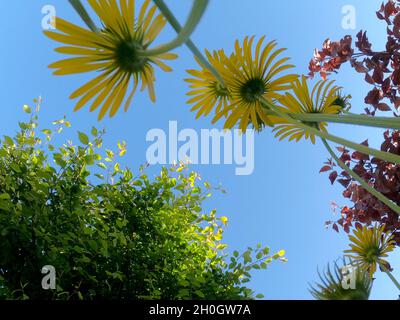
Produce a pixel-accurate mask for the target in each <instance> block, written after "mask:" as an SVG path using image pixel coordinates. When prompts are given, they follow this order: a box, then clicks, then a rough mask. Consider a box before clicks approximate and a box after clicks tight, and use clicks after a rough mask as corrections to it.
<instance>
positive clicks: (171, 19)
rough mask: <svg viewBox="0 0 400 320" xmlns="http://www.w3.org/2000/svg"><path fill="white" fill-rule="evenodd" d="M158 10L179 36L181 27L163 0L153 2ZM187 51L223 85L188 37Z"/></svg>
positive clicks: (213, 69)
mask: <svg viewBox="0 0 400 320" xmlns="http://www.w3.org/2000/svg"><path fill="white" fill-rule="evenodd" d="M153 2H154V3H155V5H156V6H157V7H158V9H159V10H160V11H161V12H162V14H163V15H164V17H165V18H166V19H167V21H168V22H169V24H170V25H171V26H172V28H173V29H174V30H175V31H176V32H177V33H178V34H179V33H181V31H182V26H181V25H180V23H179V21H178V20H177V19H176V17H175V16H174V14H173V13H172V11H171V10H170V9H169V8H168V6H167V5H166V4H165V2H164V1H163V0H153ZM185 44H186V46H187V47H188V49H189V50H190V51H191V52H192V53H193V55H194V56H195V57H196V58H197V59H198V60H199V61H200V63H201V64H202V65H203V67H204V68H206V69H208V70H210V72H211V73H212V74H213V75H214V76H215V78H216V79H217V80H218V81H219V82H220V83H221V84H224V80H223V79H222V77H221V76H220V74H219V73H218V71H217V70H215V68H214V67H213V66H212V65H211V64H210V63H209V62H208V60H207V59H206V58H205V57H204V55H203V54H202V53H201V51H200V50H199V49H198V48H197V46H196V45H195V44H194V43H193V41H192V40H190V38H189V37H188V38H187V39H186V42H185Z"/></svg>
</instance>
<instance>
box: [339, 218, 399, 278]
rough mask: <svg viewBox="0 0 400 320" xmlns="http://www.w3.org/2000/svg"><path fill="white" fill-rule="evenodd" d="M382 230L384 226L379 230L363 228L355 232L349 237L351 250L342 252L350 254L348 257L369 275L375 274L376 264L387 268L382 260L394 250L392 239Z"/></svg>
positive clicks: (376, 228)
mask: <svg viewBox="0 0 400 320" xmlns="http://www.w3.org/2000/svg"><path fill="white" fill-rule="evenodd" d="M384 230H385V226H381V227H379V228H378V227H374V228H368V227H366V226H364V227H362V228H360V229H357V230H355V231H354V235H352V236H350V237H349V239H350V241H351V243H350V248H351V249H349V250H345V251H344V252H345V253H349V254H351V255H348V256H349V257H351V258H352V259H353V260H354V262H355V263H357V265H358V266H359V267H360V268H362V269H364V270H367V271H368V272H369V273H370V274H371V275H373V274H374V273H375V271H376V265H377V264H378V265H383V266H385V267H386V266H387V264H388V263H387V262H386V261H385V260H383V259H382V258H386V257H387V256H388V253H389V252H391V251H393V250H394V248H395V241H394V240H393V237H392V236H391V235H390V234H389V233H388V232H385V231H384Z"/></svg>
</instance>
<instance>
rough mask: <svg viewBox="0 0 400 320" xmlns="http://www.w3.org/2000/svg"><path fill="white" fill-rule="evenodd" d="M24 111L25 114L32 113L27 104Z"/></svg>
mask: <svg viewBox="0 0 400 320" xmlns="http://www.w3.org/2000/svg"><path fill="white" fill-rule="evenodd" d="M23 109H24V112H25V113H32V110H31V108H30V107H29V106H28V105H27V104H25V105H24V106H23Z"/></svg>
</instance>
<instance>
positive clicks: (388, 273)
mask: <svg viewBox="0 0 400 320" xmlns="http://www.w3.org/2000/svg"><path fill="white" fill-rule="evenodd" d="M379 266H380V267H381V269H382V270H383V272H385V273H386V274H387V276H388V277H389V278H390V280H392V282H393V283H394V285H395V286H396V287H397V289H399V290H400V283H399V282H398V281H397V279H396V278H395V277H394V276H393V274H392V273H391V272H390V271H389V270H388V269H387V268H386V267H385V266H384V265H383V264H379Z"/></svg>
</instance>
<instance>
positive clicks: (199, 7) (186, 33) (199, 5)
mask: <svg viewBox="0 0 400 320" xmlns="http://www.w3.org/2000/svg"><path fill="white" fill-rule="evenodd" d="M208 2H209V0H194V3H193V7H192V10H191V11H190V14H189V18H188V19H187V21H186V23H185V25H184V26H183V28H182V29H181V30H180V32H179V33H178V36H177V37H176V38H175V39H174V40H172V41H171V42H169V43H166V44H163V45H161V46H159V47H157V48H154V49H149V50H146V51H143V52H142V53H141V55H143V56H145V57H150V56H156V55H159V54H163V53H166V52H168V51H171V50H173V49H175V48H177V47H179V46H181V45H182V44H184V43H185V42H186V41H187V40H188V39H189V37H190V36H191V34H192V33H193V31H194V29H196V27H197V25H198V24H199V22H200V20H201V18H202V16H203V14H204V12H205V10H206V9H207V6H208ZM160 11H161V9H160ZM161 12H162V11H161Z"/></svg>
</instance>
